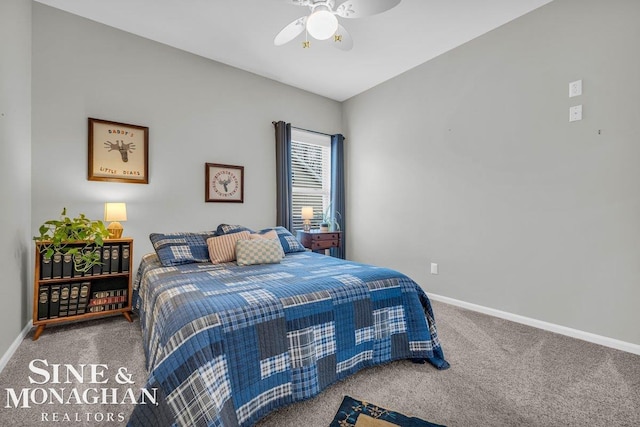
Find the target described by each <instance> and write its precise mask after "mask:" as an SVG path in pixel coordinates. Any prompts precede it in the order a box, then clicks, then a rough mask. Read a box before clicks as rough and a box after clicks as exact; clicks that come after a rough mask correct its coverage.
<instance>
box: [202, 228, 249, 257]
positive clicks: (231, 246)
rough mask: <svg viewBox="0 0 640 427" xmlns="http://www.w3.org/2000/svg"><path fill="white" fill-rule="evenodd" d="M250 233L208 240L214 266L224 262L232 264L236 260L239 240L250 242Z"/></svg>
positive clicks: (243, 232)
mask: <svg viewBox="0 0 640 427" xmlns="http://www.w3.org/2000/svg"><path fill="white" fill-rule="evenodd" d="M250 234H251V233H249V232H248V231H241V232H239V233H232V234H225V235H223V236H215V237H210V238H208V239H207V247H208V248H209V258H210V259H211V262H212V263H213V264H220V263H222V262H231V261H233V260H235V259H236V242H237V241H238V240H241V239H243V240H249V235H250Z"/></svg>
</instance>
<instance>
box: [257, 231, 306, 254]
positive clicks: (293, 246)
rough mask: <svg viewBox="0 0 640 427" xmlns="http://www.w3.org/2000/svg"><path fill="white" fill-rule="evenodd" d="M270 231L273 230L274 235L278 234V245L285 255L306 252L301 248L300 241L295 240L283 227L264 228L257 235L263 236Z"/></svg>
mask: <svg viewBox="0 0 640 427" xmlns="http://www.w3.org/2000/svg"><path fill="white" fill-rule="evenodd" d="M271 230H274V231H275V232H276V233H278V239H280V244H281V245H282V249H283V250H284V253H285V254H290V253H293V252H304V251H306V249H305V247H304V246H302V243H300V241H299V240H298V239H296V238H295V236H294V235H293V234H291V232H290V231H289V230H287V229H286V228H284V227H281V226H278V227H271V228H265V229H264V230H260V231H258V234H265V233H268V232H269V231H271Z"/></svg>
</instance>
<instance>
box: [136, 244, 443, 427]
mask: <svg viewBox="0 0 640 427" xmlns="http://www.w3.org/2000/svg"><path fill="white" fill-rule="evenodd" d="M133 305H134V308H135V309H136V310H137V312H138V313H139V315H140V324H141V327H142V334H143V341H144V342H143V345H144V350H145V354H146V360H147V369H148V371H149V379H148V383H147V385H146V388H147V389H152V388H156V389H157V390H158V405H150V404H147V405H141V404H139V405H138V406H137V407H136V408H135V410H134V412H133V414H132V415H131V418H130V420H129V425H131V426H151V425H153V426H171V425H177V426H227V427H230V426H250V425H253V424H254V423H255V422H256V421H258V420H259V419H260V418H262V417H264V416H265V415H267V414H268V413H269V412H271V411H273V410H274V409H276V408H278V407H281V406H284V405H287V404H289V403H292V402H296V401H300V400H303V399H307V398H309V397H311V396H314V395H316V394H317V393H319V392H320V391H321V390H323V389H324V388H326V387H327V386H328V385H329V384H331V383H333V382H335V381H336V380H339V379H341V378H344V377H347V376H349V375H351V374H353V373H355V372H357V371H359V370H360V369H362V368H365V367H367V366H372V365H378V364H381V363H386V362H389V361H391V360H396V359H421V360H428V361H429V362H430V363H431V364H433V365H435V366H436V367H437V368H439V369H445V368H447V367H448V366H449V365H448V363H447V362H446V361H445V360H444V356H443V353H442V350H441V348H440V343H439V341H438V336H437V333H436V326H435V322H434V317H433V312H432V310H431V305H430V303H429V299H428V298H427V296H426V295H425V293H424V292H423V291H422V289H421V288H420V287H419V286H418V285H417V284H416V283H415V282H413V281H412V280H411V279H409V278H408V277H406V276H404V275H402V274H400V273H398V272H396V271H393V270H389V269H385V268H379V267H374V266H370V265H364V264H357V263H353V262H348V261H344V260H340V259H336V258H332V257H328V256H324V255H319V254H315V253H312V252H303V253H293V254H288V255H287V256H286V257H285V259H284V260H283V261H282V263H281V264H269V265H257V266H245V267H239V266H237V265H236V264H235V263H227V264H218V265H212V264H210V263H198V264H187V265H182V266H177V267H162V265H161V264H160V263H159V261H158V259H157V257H156V255H155V254H148V255H145V257H144V258H143V260H142V263H141V265H140V268H139V269H138V274H137V277H136V280H135V283H134V299H133ZM416 369H422V368H421V366H419V365H416Z"/></svg>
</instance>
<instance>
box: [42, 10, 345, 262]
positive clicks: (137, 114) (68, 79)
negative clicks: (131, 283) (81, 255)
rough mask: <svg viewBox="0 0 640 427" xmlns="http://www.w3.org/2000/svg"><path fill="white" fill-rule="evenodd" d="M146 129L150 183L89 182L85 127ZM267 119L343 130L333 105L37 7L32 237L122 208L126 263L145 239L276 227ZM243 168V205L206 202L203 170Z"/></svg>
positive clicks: (338, 107) (145, 246) (272, 150)
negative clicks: (65, 220) (52, 223)
mask: <svg viewBox="0 0 640 427" xmlns="http://www.w3.org/2000/svg"><path fill="white" fill-rule="evenodd" d="M88 117H94V118H100V119H104V120H112V121H117V122H124V123H130V124H137V125H142V126H148V127H149V134H150V139H149V169H150V173H149V175H150V182H149V184H148V185H141V184H123V183H106V182H95V181H88V180H87V118H88ZM273 120H286V121H289V122H291V123H293V124H294V125H296V126H300V127H302V128H311V129H316V130H319V131H323V132H327V133H334V132H341V131H342V129H341V126H342V118H341V105H340V104H339V103H338V102H335V101H331V100H329V99H327V98H323V97H320V96H317V95H313V94H310V93H308V92H304V91H301V90H299V89H295V88H292V87H289V86H286V85H283V84H280V83H277V82H275V81H273V80H268V79H265V78H262V77H258V76H256V75H254V74H250V73H247V72H243V71H240V70H238V69H235V68H232V67H229V66H226V65H223V64H220V63H216V62H213V61H210V60H207V59H204V58H201V57H198V56H195V55H192V54H189V53H186V52H182V51H179V50H177V49H174V48H171V47H168V46H165V45H162V44H159V43H156V42H152V41H149V40H147V39H143V38H140V37H137V36H134V35H131V34H129V33H125V32H122V31H119V30H115V29H113V28H110V27H107V26H104V25H101V24H97V23H95V22H93V21H89V20H86V19H83V18H80V17H77V16H75V15H71V14H68V13H66V12H62V11H60V10H57V9H53V8H50V7H47V6H43V5H41V4H37V3H35V4H34V6H33V182H34V186H33V198H32V203H33V210H32V217H33V219H32V229H33V230H34V232H35V230H37V228H38V226H39V225H40V224H41V223H42V222H43V221H44V220H46V219H50V218H56V217H57V216H58V215H59V213H60V212H61V210H62V208H63V207H65V206H66V207H67V208H68V211H69V212H70V213H71V214H72V215H76V214H77V213H78V212H83V213H85V214H87V216H89V217H91V218H98V219H101V218H102V212H103V204H104V202H105V201H124V202H126V203H127V213H128V221H127V222H125V223H123V226H124V234H125V235H127V236H131V237H133V238H134V239H135V242H134V245H135V250H134V255H135V256H134V261H135V263H136V265H137V263H138V261H139V258H140V256H141V255H142V254H144V253H147V252H150V251H152V250H153V249H152V247H151V244H150V242H149V239H148V235H149V233H151V232H170V231H198V230H211V229H215V227H216V226H217V225H218V224H219V223H222V222H229V223H240V224H244V225H247V226H250V227H266V226H271V225H274V224H275V212H276V206H275V193H276V187H275V180H276V178H275V148H274V147H275V146H274V128H273V125H272V123H271V122H272V121H273ZM205 162H211V163H224V164H231V165H242V166H244V168H245V197H244V199H245V202H244V203H243V204H238V203H205V202H204V164H205Z"/></svg>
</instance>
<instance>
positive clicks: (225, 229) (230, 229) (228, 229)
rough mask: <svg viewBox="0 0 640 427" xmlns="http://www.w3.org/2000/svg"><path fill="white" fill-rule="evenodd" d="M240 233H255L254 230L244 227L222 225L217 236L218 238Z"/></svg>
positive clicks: (217, 231)
mask: <svg viewBox="0 0 640 427" xmlns="http://www.w3.org/2000/svg"><path fill="white" fill-rule="evenodd" d="M240 231H248V232H249V233H253V230H252V229H250V228H247V227H244V226H242V225H230V224H220V225H219V226H218V228H217V230H216V234H217V235H218V236H222V235H224V234H232V233H238V232H240Z"/></svg>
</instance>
